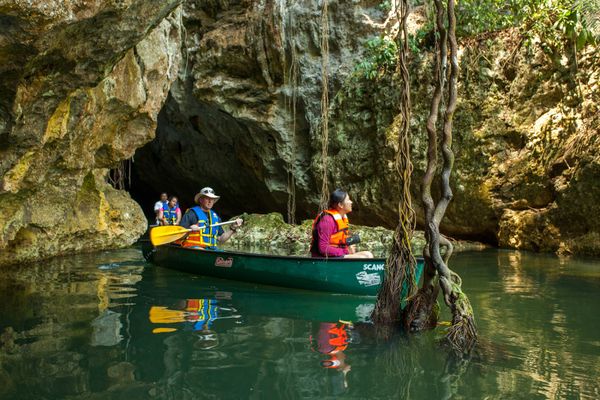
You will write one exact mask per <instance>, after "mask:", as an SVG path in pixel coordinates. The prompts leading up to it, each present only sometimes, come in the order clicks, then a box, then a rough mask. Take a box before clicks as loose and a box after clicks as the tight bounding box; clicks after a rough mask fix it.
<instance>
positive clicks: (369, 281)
mask: <svg viewBox="0 0 600 400" xmlns="http://www.w3.org/2000/svg"><path fill="white" fill-rule="evenodd" d="M356 280H357V281H358V283H359V284H360V285H363V286H375V285H379V284H381V276H379V274H378V273H376V272H375V273H373V274H369V273H368V272H365V271H360V272H359V273H357V274H356Z"/></svg>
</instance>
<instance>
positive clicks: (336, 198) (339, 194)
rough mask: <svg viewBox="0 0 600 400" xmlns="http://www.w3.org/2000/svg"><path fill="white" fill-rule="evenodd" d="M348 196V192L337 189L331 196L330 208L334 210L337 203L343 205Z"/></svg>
mask: <svg viewBox="0 0 600 400" xmlns="http://www.w3.org/2000/svg"><path fill="white" fill-rule="evenodd" d="M346 196H348V192H346V191H344V190H342V189H335V190H334V191H333V192H331V194H330V195H329V208H333V207H334V206H335V205H336V204H337V203H341V202H342V201H344V199H345V198H346Z"/></svg>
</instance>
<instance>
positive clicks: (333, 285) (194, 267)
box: [143, 244, 423, 296]
mask: <svg viewBox="0 0 600 400" xmlns="http://www.w3.org/2000/svg"><path fill="white" fill-rule="evenodd" d="M143 251H144V256H145V257H146V260H148V261H149V262H152V263H153V264H155V265H159V266H161V267H165V268H170V269H175V270H179V271H184V272H189V273H193V274H198V275H204V276H213V277H217V278H223V279H232V280H237V281H244V282H254V283H259V284H263V285H273V286H283V287H290V288H297V289H307V290H316V291H322V292H332V293H347V294H356V295H366V296H375V295H377V291H378V290H379V287H380V286H381V283H382V282H383V278H384V271H385V259H383V258H372V259H356V258H355V259H352V258H310V257H294V256H275V255H266V254H254V253H242V252H233V251H212V250H197V249H188V248H183V247H180V246H176V245H165V246H158V247H154V248H152V247H151V245H149V244H147V245H145V246H143ZM422 272H423V259H418V260H417V274H416V275H417V281H418V280H419V279H420V277H421V274H422Z"/></svg>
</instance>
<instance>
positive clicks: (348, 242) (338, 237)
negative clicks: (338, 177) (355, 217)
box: [310, 189, 373, 258]
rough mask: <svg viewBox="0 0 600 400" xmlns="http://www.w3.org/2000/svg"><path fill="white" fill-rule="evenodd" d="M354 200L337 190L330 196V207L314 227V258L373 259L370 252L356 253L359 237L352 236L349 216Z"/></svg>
mask: <svg viewBox="0 0 600 400" xmlns="http://www.w3.org/2000/svg"><path fill="white" fill-rule="evenodd" d="M351 211H352V200H350V196H349V195H348V193H347V192H345V191H343V190H341V189H336V190H334V191H333V192H332V193H331V195H329V206H328V209H327V210H324V211H322V212H321V213H320V214H319V215H318V216H317V218H315V220H314V222H313V225H312V241H311V244H310V253H311V255H312V256H313V257H344V258H373V254H372V253H371V252H370V251H356V249H355V244H356V243H358V242H359V238H358V235H350V229H349V222H348V217H347V214H348V213H350V212H351Z"/></svg>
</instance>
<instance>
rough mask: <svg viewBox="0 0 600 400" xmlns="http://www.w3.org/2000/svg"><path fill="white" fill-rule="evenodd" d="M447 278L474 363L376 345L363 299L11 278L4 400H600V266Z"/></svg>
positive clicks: (200, 281)
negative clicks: (472, 341)
mask: <svg viewBox="0 0 600 400" xmlns="http://www.w3.org/2000/svg"><path fill="white" fill-rule="evenodd" d="M452 265H453V267H454V268H455V269H456V270H457V272H458V273H459V274H461V275H462V277H463V281H464V283H463V288H464V289H465V291H466V292H467V293H468V294H469V297H470V300H471V303H472V305H473V307H474V310H475V314H476V318H477V323H478V327H479V331H480V335H481V337H482V342H483V345H482V348H481V352H480V356H478V357H477V358H475V359H472V360H469V361H465V360H456V359H454V358H452V357H449V356H448V354H447V353H445V352H444V351H442V350H440V349H439V348H437V347H436V346H435V344H434V342H435V338H436V335H439V334H441V333H442V332H441V331H440V332H429V333H425V334H422V335H418V336H411V337H408V338H407V337H404V336H402V335H399V336H398V337H396V338H395V339H394V340H392V341H390V342H386V343H382V342H380V341H378V340H377V338H376V337H375V335H374V332H373V330H372V329H371V325H370V324H369V322H368V316H369V314H370V312H371V310H372V308H373V302H374V299H373V298H368V297H356V296H343V295H332V294H323V293H314V292H303V291H297V290H287V289H280V288H272V287H261V286H258V285H250V284H243V283H235V282H229V281H222V280H215V279H207V278H202V277H197V276H193V275H187V274H183V273H179V272H175V271H169V270H166V269H162V268H158V267H153V266H151V265H148V264H145V263H144V262H143V261H142V257H141V254H140V253H139V251H137V250H136V249H129V250H123V251H114V252H105V253H99V254H90V255H80V256H74V257H68V258H62V259H56V260H52V261H49V262H44V263H43V264H38V265H28V266H21V267H20V268H10V269H5V270H3V274H2V278H0V398H2V399H13V398H14V399H29V398H31V399H33V398H35V399H44V398H48V399H60V398H69V399H78V398H86V399H89V398H92V399H94V398H127V399H128V400H130V399H137V398H139V399H142V398H143V399H147V398H156V399H196V398H207V397H208V398H285V399H288V398H289V399H293V398H328V397H329V398H331V397H337V396H343V397H347V398H398V397H400V398H408V397H410V398H427V399H430V398H436V399H447V398H469V399H470V398H484V397H487V398H523V399H530V398H590V399H593V398H600V385H599V383H598V382H600V363H598V361H599V356H600V334H599V333H598V330H599V328H600V316H599V314H598V312H597V310H596V307H597V304H599V300H600V290H599V289H600V263H598V262H597V261H590V260H572V259H571V260H569V259H559V258H556V257H552V256H543V255H533V254H528V253H520V252H512V251H486V252H472V253H462V254H458V255H457V256H456V257H455V258H454V259H453V264H452ZM444 317H445V318H446V319H447V318H448V317H449V316H448V315H445V316H444Z"/></svg>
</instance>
